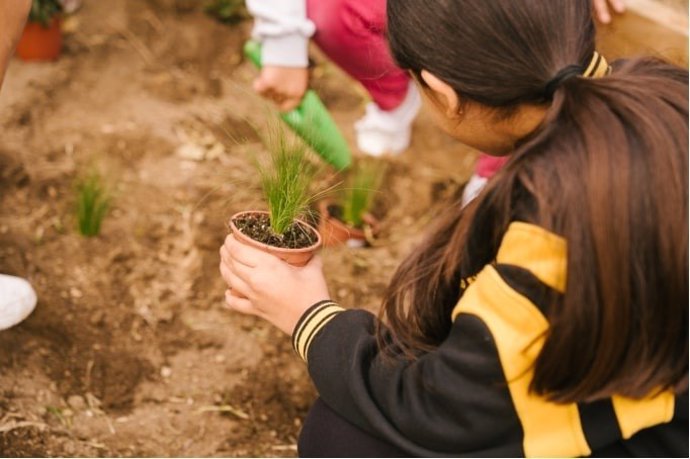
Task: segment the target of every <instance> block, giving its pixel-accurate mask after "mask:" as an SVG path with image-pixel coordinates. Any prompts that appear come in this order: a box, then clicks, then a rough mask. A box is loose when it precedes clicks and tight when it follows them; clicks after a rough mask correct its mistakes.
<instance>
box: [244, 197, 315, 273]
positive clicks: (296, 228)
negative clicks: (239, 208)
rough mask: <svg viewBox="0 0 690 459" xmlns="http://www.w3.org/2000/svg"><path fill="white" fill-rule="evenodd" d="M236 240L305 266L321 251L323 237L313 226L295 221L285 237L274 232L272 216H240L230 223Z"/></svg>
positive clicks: (288, 261)
mask: <svg viewBox="0 0 690 459" xmlns="http://www.w3.org/2000/svg"><path fill="white" fill-rule="evenodd" d="M230 230H231V231H232V234H233V236H235V239H237V240H238V241H240V242H242V243H243V244H246V245H248V246H251V247H255V248H257V249H260V250H263V251H264V252H268V253H270V254H271V255H275V256H277V257H278V258H280V259H281V260H283V261H285V262H286V263H289V264H291V265H293V266H298V267H299V266H304V265H306V264H307V263H309V260H311V258H312V257H313V256H314V254H315V253H316V251H317V250H318V249H319V248H320V247H321V241H322V240H321V236H320V235H319V232H318V231H317V230H316V229H314V228H313V227H312V226H311V225H309V224H307V223H305V222H303V221H302V220H295V221H294V222H293V224H292V225H291V226H290V228H289V229H288V230H287V231H286V232H285V233H284V234H282V235H281V236H278V235H276V234H275V233H274V232H273V230H271V220H270V215H269V213H268V212H263V211H247V212H239V213H237V214H235V215H233V216H232V218H231V219H230Z"/></svg>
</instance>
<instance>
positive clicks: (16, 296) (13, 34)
mask: <svg viewBox="0 0 690 459" xmlns="http://www.w3.org/2000/svg"><path fill="white" fill-rule="evenodd" d="M30 8H31V0H0V88H2V82H3V80H4V78H5V71H6V70H7V65H8V64H9V61H10V58H11V57H12V54H14V48H15V47H16V46H17V42H18V41H19V37H20V36H21V34H22V30H23V29H24V23H25V22H26V18H27V16H28V15H29V9H30ZM34 307H36V292H34V290H33V288H31V285H30V284H29V283H28V282H27V281H25V280H24V279H20V278H18V277H14V276H7V275H5V274H0V330H5V329H7V328H10V327H12V326H14V325H16V324H18V323H19V322H21V321H22V320H24V319H25V318H26V317H27V316H28V315H29V314H31V311H33V310H34Z"/></svg>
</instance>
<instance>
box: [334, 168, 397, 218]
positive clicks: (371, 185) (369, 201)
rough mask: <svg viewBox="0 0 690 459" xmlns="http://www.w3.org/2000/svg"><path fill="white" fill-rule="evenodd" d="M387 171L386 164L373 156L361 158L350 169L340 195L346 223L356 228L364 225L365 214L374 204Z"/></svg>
mask: <svg viewBox="0 0 690 459" xmlns="http://www.w3.org/2000/svg"><path fill="white" fill-rule="evenodd" d="M385 172H386V164H385V163H383V162H381V161H378V160H376V159H373V158H371V159H370V158H367V159H360V160H359V161H357V162H356V163H355V164H354V165H353V167H352V168H351V169H350V170H349V171H348V176H347V178H346V180H345V184H344V187H343V190H342V193H341V197H340V205H341V207H342V210H343V221H344V222H345V223H347V224H348V225H350V226H352V227H354V228H361V227H362V226H364V215H365V214H366V213H367V212H369V211H370V210H371V206H372V205H373V204H374V198H375V197H376V194H377V193H378V192H379V190H380V188H381V183H382V181H383V176H384V174H385Z"/></svg>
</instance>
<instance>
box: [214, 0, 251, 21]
mask: <svg viewBox="0 0 690 459" xmlns="http://www.w3.org/2000/svg"><path fill="white" fill-rule="evenodd" d="M206 13H208V14H210V15H211V16H213V17H215V18H216V19H218V20H219V21H220V22H224V23H225V24H236V23H238V22H241V21H242V20H244V19H247V18H248V17H249V15H248V13H247V10H246V8H245V6H244V0H211V1H210V2H208V3H207V4H206Z"/></svg>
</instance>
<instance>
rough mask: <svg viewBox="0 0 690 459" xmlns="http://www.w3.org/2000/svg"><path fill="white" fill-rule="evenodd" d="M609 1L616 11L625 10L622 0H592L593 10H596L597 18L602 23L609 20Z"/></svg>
mask: <svg viewBox="0 0 690 459" xmlns="http://www.w3.org/2000/svg"><path fill="white" fill-rule="evenodd" d="M609 3H610V4H611V6H612V7H613V10H614V11H615V12H616V13H623V12H624V11H625V1H624V0H594V10H595V11H596V13H597V17H598V18H599V20H600V21H601V22H603V23H604V24H608V23H609V22H611V13H610V12H609Z"/></svg>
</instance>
